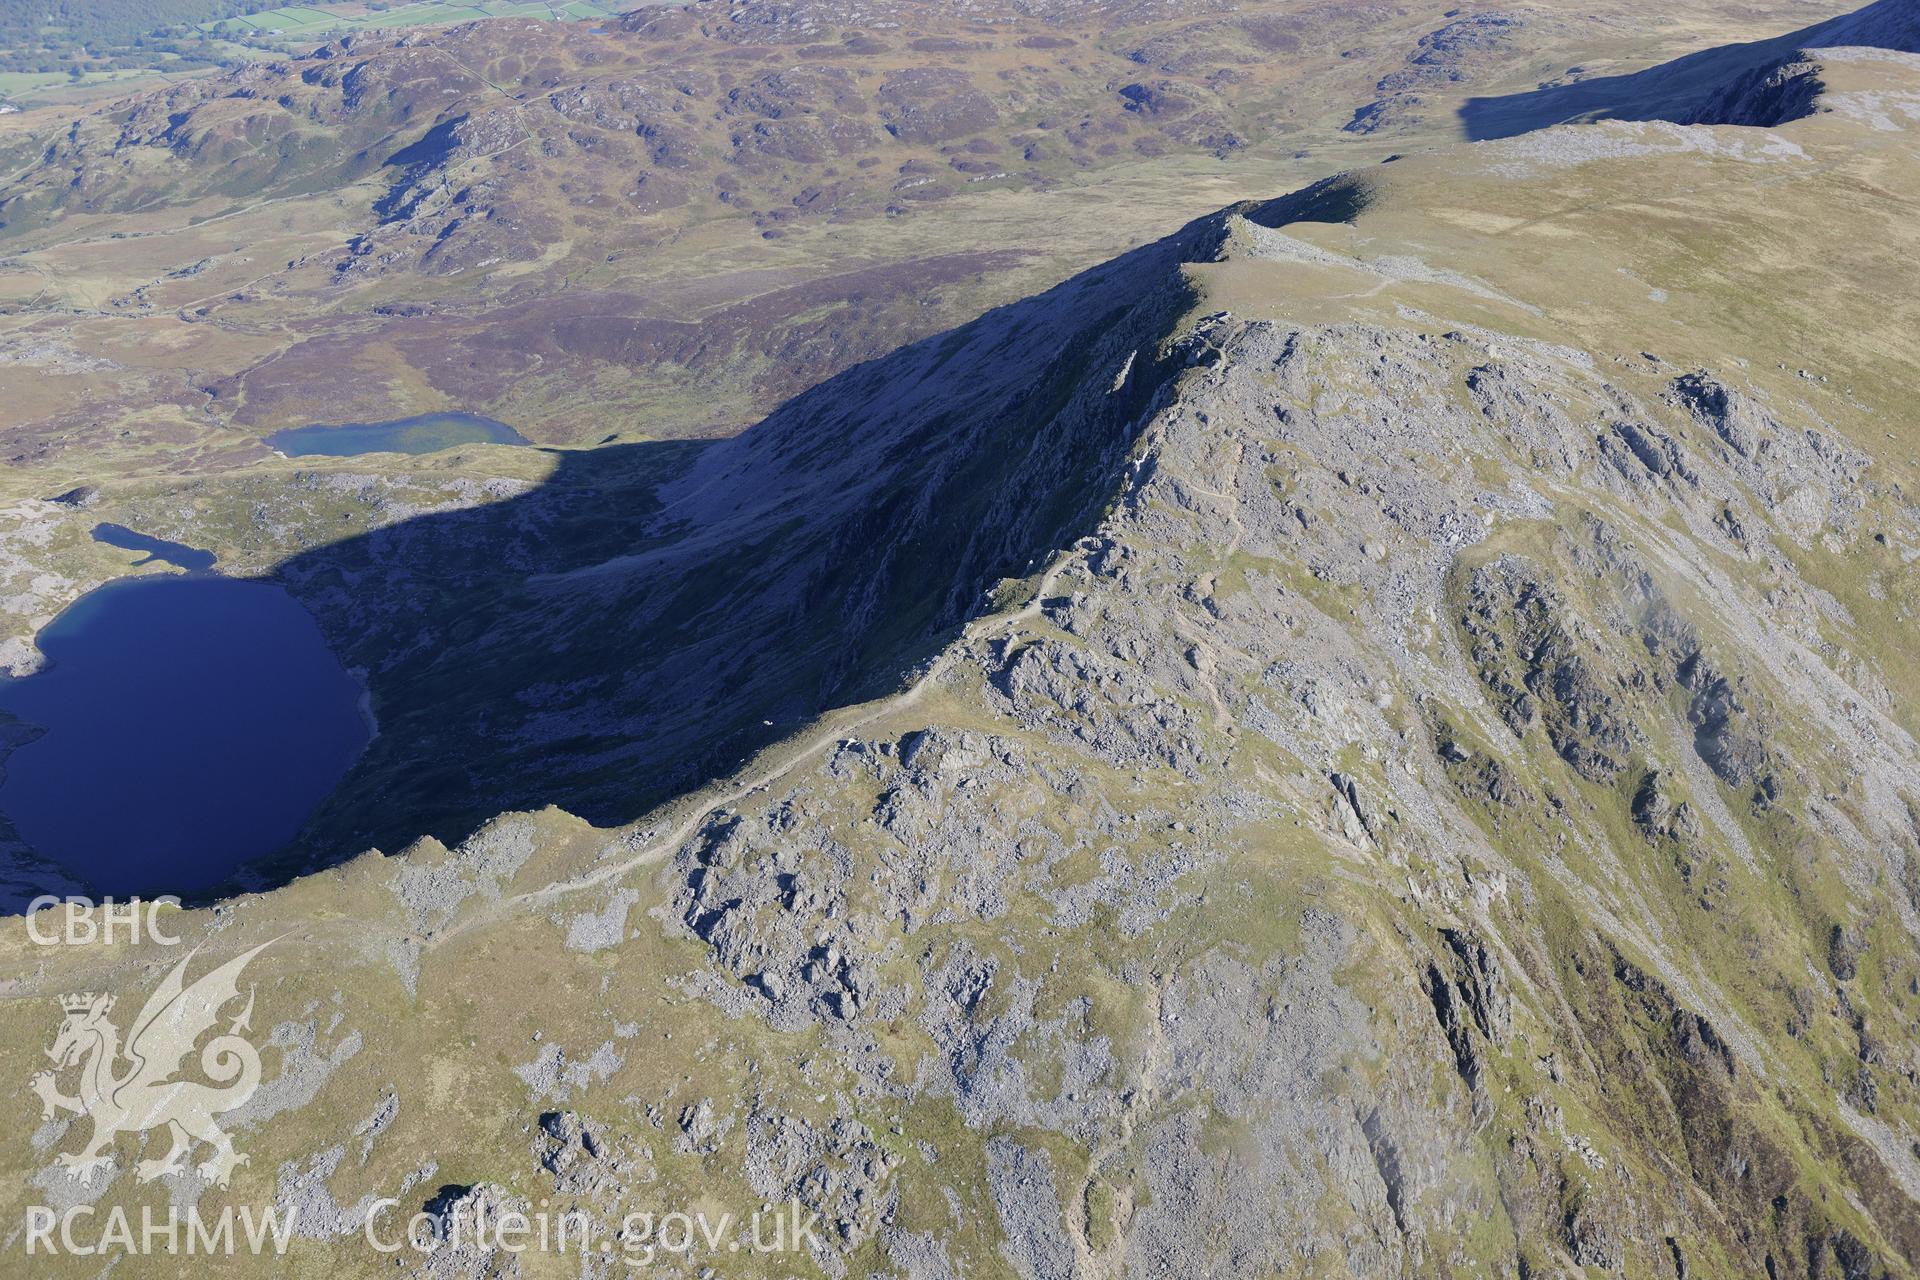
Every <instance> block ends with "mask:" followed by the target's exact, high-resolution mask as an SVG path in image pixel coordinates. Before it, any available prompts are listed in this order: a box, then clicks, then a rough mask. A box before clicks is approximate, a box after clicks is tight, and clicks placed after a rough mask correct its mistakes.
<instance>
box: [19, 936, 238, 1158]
mask: <svg viewBox="0 0 1920 1280" xmlns="http://www.w3.org/2000/svg"><path fill="white" fill-rule="evenodd" d="M271 945H272V944H271V943H262V944H261V945H260V946H257V947H255V948H254V949H253V950H251V951H248V952H246V953H244V954H242V955H240V956H238V957H236V958H235V959H232V960H229V961H228V962H227V963H225V964H223V965H221V966H220V967H219V968H217V969H214V970H213V971H211V972H210V973H206V974H203V975H202V976H201V977H200V978H198V979H196V980H195V981H194V983H193V984H192V985H191V986H188V985H187V984H186V981H185V979H186V972H187V965H188V964H189V963H190V962H191V961H192V960H193V956H194V954H195V953H197V952H198V950H199V948H197V947H196V948H195V949H194V952H190V953H188V955H187V957H186V959H184V960H182V961H181V962H180V963H179V964H177V965H175V966H174V967H173V971H172V972H171V973H169V974H167V976H166V978H165V979H163V980H162V981H161V983H160V986H159V988H158V989H157V990H155V991H154V993H153V995H152V996H151V997H150V998H149V999H148V1000H147V1003H146V1004H145V1005H144V1006H143V1007H142V1008H141V1010H140V1012H139V1014H138V1015H137V1016H136V1017H135V1018H134V1020H133V1024H132V1026H131V1028H130V1029H129V1030H128V1033H127V1040H126V1044H125V1046H124V1047H122V1045H121V1042H120V1030H119V1028H118V1027H116V1026H114V1024H113V1023H112V1022H111V1021H109V1020H108V1017H107V1015H108V1014H109V1013H111V1012H112V1011H113V997H112V996H110V995H100V994H96V993H94V992H90V991H89V992H81V993H79V994H77V995H70V996H62V997H61V998H60V1008H61V1009H62V1011H64V1013H65V1014H66V1017H65V1019H64V1020H63V1021H62V1022H61V1023H60V1033H59V1035H58V1036H56V1037H55V1039H54V1042H53V1047H52V1048H51V1049H49V1050H47V1056H48V1057H49V1058H51V1059H52V1060H53V1063H54V1070H52V1071H42V1072H40V1073H38V1074H37V1075H35V1076H34V1077H33V1081H32V1085H33V1091H34V1092H35V1093H37V1094H39V1095H40V1100H41V1102H42V1104H43V1106H44V1111H43V1114H44V1116H45V1117H46V1118H47V1119H49V1120H50V1119H52V1118H53V1117H54V1116H55V1115H56V1114H58V1113H60V1112H63V1111H66V1112H71V1113H73V1114H75V1115H83V1116H86V1117H88V1118H89V1119H91V1120H92V1121H93V1138H92V1140H91V1141H89V1142H88V1143H87V1145H86V1146H85V1147H84V1148H83V1149H82V1150H80V1151H79V1152H77V1153H73V1152H66V1153H62V1154H61V1155H60V1156H59V1158H58V1159H59V1163H60V1164H61V1165H63V1166H65V1167H66V1168H67V1169H69V1170H71V1171H72V1173H73V1174H74V1176H76V1177H80V1178H85V1177H88V1176H89V1175H90V1174H91V1173H92V1172H93V1171H94V1169H96V1168H98V1167H100V1166H101V1165H105V1164H110V1163H111V1162H112V1160H113V1157H112V1155H111V1154H110V1150H111V1148H112V1146H113V1141H114V1139H115V1138H117V1137H118V1136H119V1135H121V1134H123V1133H142V1132H145V1131H146V1130H149V1129H159V1128H161V1127H163V1126H164V1127H165V1128H167V1129H168V1130H170V1131H171V1136H172V1139H173V1146H172V1149H171V1150H169V1151H168V1152H167V1154H166V1156H165V1157H163V1158H161V1159H158V1160H142V1161H140V1162H139V1164H138V1165H136V1166H135V1167H134V1174H135V1176H136V1177H137V1178H138V1179H139V1180H140V1181H141V1182H151V1181H152V1180H153V1179H155V1178H158V1177H161V1176H162V1175H164V1174H169V1173H184V1172H185V1171H186V1162H187V1156H188V1155H189V1154H190V1153H191V1152H192V1150H193V1148H194V1146H195V1145H196V1144H197V1143H202V1142H204V1143H207V1144H209V1145H210V1146H212V1148H213V1152H212V1154H211V1155H209V1156H208V1157H207V1158H206V1159H205V1160H203V1161H202V1162H201V1163H200V1164H199V1165H198V1166H196V1167H197V1168H198V1169H199V1171H200V1173H201V1174H202V1175H203V1176H205V1177H207V1178H208V1179H210V1180H211V1181H213V1182H214V1183H215V1184H217V1185H219V1186H223V1187H224V1186H226V1185H227V1181H228V1179H230V1178H231V1177H232V1176H233V1171H234V1170H235V1169H236V1168H238V1167H239V1166H240V1165H243V1164H245V1163H246V1162H247V1157H246V1156H244V1155H242V1154H241V1153H239V1152H238V1151H235V1150H234V1149H233V1139H232V1138H230V1137H228V1136H227V1134H226V1132H225V1131H224V1130H222V1129H221V1128H220V1126H219V1125H217V1124H215V1123H214V1119H213V1118H214V1117H215V1116H217V1115H219V1114H221V1113H222V1112H226V1111H231V1110H233V1109H234V1108H235V1107H237V1106H239V1105H241V1104H242V1103H244V1102H245V1101H246V1100H247V1099H248V1098H250V1097H252V1096H253V1091H254V1090H255V1089H258V1088H259V1087H260V1054H259V1052H258V1051H257V1050H255V1049H254V1047H253V1046H252V1045H251V1044H249V1043H248V1042H247V1041H246V1039H245V1038H244V1037H242V1036H241V1034H240V1033H241V1032H242V1031H249V1030H251V1029H252V1027H251V1025H250V1021H251V1019H252V1017H253V994H252V992H251V990H249V992H248V994H247V1003H246V1007H245V1008H243V1009H242V1010H241V1011H240V1012H239V1014H238V1015H236V1016H235V1017H234V1019H233V1021H232V1023H231V1024H229V1026H228V1027H227V1030H226V1031H225V1032H224V1033H222V1034H219V1035H216V1036H214V1038H213V1039H211V1040H209V1041H207V1044H206V1047H205V1048H203V1049H201V1050H200V1069H201V1071H202V1072H203V1073H205V1075H206V1077H207V1079H208V1080H211V1081H212V1082H213V1083H211V1084H205V1083H202V1082H200V1081H198V1080H176V1079H174V1078H173V1077H174V1076H175V1075H176V1073H178V1072H179V1071H180V1069H181V1067H182V1066H183V1065H184V1064H185V1062H186V1059H187V1055H188V1054H190V1053H192V1052H193V1047H194V1045H195V1043H196V1042H197V1041H198V1040H199V1039H200V1037H201V1036H202V1035H203V1034H205V1033H206V1032H207V1031H208V1030H210V1029H212V1028H213V1027H214V1025H215V1023H217V1022H218V1021H219V1018H220V1010H221V1009H222V1008H224V1007H225V1006H226V1005H228V1004H229V1003H231V1002H232V1001H234V1000H237V999H239V997H240V972H241V970H243V969H245V968H246V967H247V963H248V962H249V961H250V960H252V959H253V958H254V957H255V956H257V955H259V954H260V952H262V951H263V950H265V949H266V948H267V947H268V946H271ZM123 1063H124V1064H125V1065H124V1066H123V1065H122V1064H123ZM74 1066H78V1067H79V1068H80V1085H79V1093H78V1094H77V1095H76V1096H74V1097H68V1096H67V1095H65V1094H63V1093H61V1092H60V1089H59V1082H58V1076H59V1074H60V1073H63V1072H65V1071H66V1070H67V1069H68V1068H70V1067H74Z"/></svg>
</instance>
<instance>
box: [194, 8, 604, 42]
mask: <svg viewBox="0 0 1920 1280" xmlns="http://www.w3.org/2000/svg"><path fill="white" fill-rule="evenodd" d="M631 7H632V5H631V4H626V3H620V2H619V0H567V3H564V4H560V3H554V4H548V3H531V2H528V0H480V2H479V3H476V4H449V3H443V2H442V0H420V2H419V3H416V4H401V5H395V6H393V7H391V8H387V9H374V8H371V7H369V6H367V5H364V4H335V5H289V6H287V7H286V8H283V9H268V10H264V11H263V12H260V13H252V14H247V15H245V16H243V17H234V18H224V19H222V20H220V21H218V22H208V23H202V24H201V26H200V28H199V29H200V30H201V31H204V32H206V33H207V34H209V35H215V36H220V37H224V38H226V39H229V40H243V41H253V42H257V41H262V40H265V41H294V42H305V41H310V40H318V39H325V38H329V37H332V36H335V35H339V34H342V33H344V32H348V31H362V30H368V29H371V28H375V27H420V26H447V25H450V24H452V23H456V22H473V21H476V20H478V19H480V18H544V19H548V20H551V21H555V22H578V21H581V20H583V19H592V18H606V17H611V16H614V15H616V14H619V13H622V12H625V11H626V10H627V9H629V8H631Z"/></svg>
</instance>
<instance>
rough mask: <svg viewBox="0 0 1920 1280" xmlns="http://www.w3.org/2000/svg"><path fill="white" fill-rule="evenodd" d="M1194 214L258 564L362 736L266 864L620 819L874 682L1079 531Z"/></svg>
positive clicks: (1179, 293) (1209, 246)
mask: <svg viewBox="0 0 1920 1280" xmlns="http://www.w3.org/2000/svg"><path fill="white" fill-rule="evenodd" d="M1223 223H1224V219H1223V218H1222V216H1220V215H1215V216H1213V217H1210V218H1207V219H1203V220H1201V221H1199V222H1196V223H1193V224H1191V225H1190V226H1188V227H1186V228H1184V229H1182V230H1181V231H1180V232H1178V233H1176V234H1175V235H1173V236H1171V237H1168V238H1167V239H1165V240H1163V241H1160V242H1158V243H1156V244H1153V245H1150V246H1147V247H1145V248H1143V249H1139V250H1136V251H1134V252H1133V253H1130V254H1128V255H1125V256H1124V257H1121V258H1119V259H1116V260H1115V261H1113V262H1110V263H1107V264H1105V265H1104V266H1101V267H1099V268H1096V269H1094V270H1091V271H1088V272H1085V273H1083V274H1081V275H1080V276H1077V277H1075V278H1073V279H1071V280H1069V281H1067V282H1066V283H1063V284H1061V285H1059V286H1058V287H1056V288H1054V289H1052V290H1050V291H1048V292H1047V293H1044V294H1042V295H1039V296H1037V297H1035V298H1032V299H1028V300H1026V301H1023V302H1020V303H1016V304H1014V305H1011V306H1007V307H1003V308H1000V309H998V310H995V311H992V312H989V313H987V314H986V315H984V316H982V317H981V318H980V319H978V320H976V321H974V322H973V323H971V324H968V325H966V326H964V327H962V328H960V329H957V330H954V331H952V332H949V333H946V334H942V335H939V336H936V337H933V338H929V339H927V340H925V341H922V342H919V343H915V344H913V345H911V346H908V347H905V348H903V349H901V350H899V351H897V352H895V353H894V354H892V355H890V356H887V357H885V358H883V359H879V360H875V361H871V362H868V363H866V364H863V365H860V366H856V367H855V368H853V369H850V370H848V371H846V372H845V373H842V374H840V375H838V376H836V377H834V378H831V379H829V380H828V381H826V382H824V383H822V384H820V385H819V386H817V387H815V388H814V389H813V390H811V391H809V392H807V393H805V394H803V395H801V396H799V397H797V398H795V399H794V400H792V401H791V402H789V403H788V404H786V405H785V406H783V407H782V408H781V409H779V410H778V411H777V412H775V413H774V414H773V415H771V416H770V417H769V418H767V419H766V420H765V421H763V422H761V423H760V424H759V425H757V426H755V427H753V428H751V429H750V430H748V431H747V432H745V433H743V434H742V435H740V436H738V437H735V438H733V439H730V440H725V441H720V442H713V443H688V442H673V443H657V444H641V445H629V446H621V447H617V448H606V449H600V450H593V451H584V452H562V453H559V454H558V459H557V461H558V466H557V469H556V470H555V471H554V472H553V474H552V475H551V477H550V478H549V479H548V480H547V481H546V482H545V483H543V484H542V485H540V486H539V487H538V488H537V489H535V490H533V491H531V492H529V493H526V494H523V495H520V496H515V497H511V498H508V499H505V500H501V501H497V502H493V503H490V504H487V505H482V506H478V507H474V508H470V509H467V510H462V511H456V512H448V513H441V514H429V515H423V516H419V517H416V518H413V519H410V520H406V521H403V522H401V523H399V524H396V525H393V526H390V527H388V528H385V529H381V530H378V531H375V532H371V533H368V534H366V535H363V536H359V537H355V538H351V539H348V540H346V541H344V542H341V543H338V544H335V545H331V546H328V547H325V548H322V549H319V550H316V551H313V552H311V553H307V554H305V555H302V556H299V557H297V558H295V559H293V560H291V561H289V562H288V563H287V564H286V565H284V566H283V567H282V569H281V571H280V572H279V573H278V575H277V577H278V578H279V579H280V580H281V581H282V582H284V583H285V585H287V586H288V588H289V589H290V590H292V591H293V592H294V593H295V594H296V595H297V596H299V597H300V598H301V599H302V600H303V601H304V602H305V603H307V604H308V606H309V607H310V608H312V609H313V611H314V612H315V614H316V615H317V616H318V617H319V618H320V619H321V622H322V626H323V627H324V628H325V629H326V631H327V632H328V634H329V636H330V638H331V639H332V640H333V641H334V643H335V645H336V648H337V649H338V651H339V653H340V655H341V657H342V659H343V661H345V662H346V663H347V664H348V665H349V666H350V667H354V668H359V669H362V670H364V671H365V672H366V673H367V680H368V683H369V685H370V687H371V690H372V694H373V700H374V706H375V709H376V711H377V714H378V717H379V726H380V732H379V736H378V737H377V738H376V740H375V741H374V742H373V744H372V745H371V746H370V747H369V749H368V751H367V754H366V755H365V757H364V758H363V759H362V760H361V761H360V762H359V764H358V765H357V766H356V767H355V768H354V770H353V771H352V772H351V773H350V774H349V776H348V777H347V779H346V780H345V781H344V782H343V783H342V785H341V787H340V788H339V790H338V791H337V792H336V793H335V794H334V795H333V796H332V797H331V798H330V799H329V800H328V801H327V802H326V803H325V804H324V805H323V806H322V808H321V810H320V811H319V812H318V813H317V814H316V815H315V816H314V818H313V819H312V821H311V822H310V823H309V825H308V828H307V830H306V832H305V833H304V834H303V836H302V837H301V838H300V839H299V840H298V841H297V843H296V846H295V848H293V849H292V850H291V851H290V852H289V853H288V855H287V856H285V857H282V858H281V859H279V860H277V861H276V862H275V864H274V866H273V872H272V875H271V876H270V880H271V881H272V882H275V883H277V882H279V881H280V880H283V879H284V878H285V877H286V876H287V875H289V874H292V873H293V872H295V871H298V870H303V869H310V868H313V867H317V866H321V865H326V864H329V863H331V862H334V861H337V860H339V859H341V858H343V857H346V856H349V855H352V854H354V853H356V852H358V851H359V850H361V849H364V848H366V847H369V846H377V847H380V848H383V849H386V850H388V851H389V852H392V851H396V850H398V849H400V848H402V847H404V846H405V845H406V844H407V843H408V842H410V841H411V840H412V839H414V838H416V837H418V836H420V835H423V834H432V835H435V836H438V837H440V838H441V839H443V840H448V841H453V840H457V839H459V838H461V837H463V836H464V835H465V834H466V833H467V832H469V831H471V830H472V829H473V828H474V827H475V826H476V825H477V824H478V823H480V822H482V821H484V820H486V819H487V818H489V817H492V816H493V815H495V814H498V813H500V812H503V811H507V810H514V809H526V808H535V807H539V806H542V805H546V804H557V805H560V806H562V807H564V808H567V809H569V810H571V811H573V812H575V813H578V814H580V815H581V816H583V817H586V818H588V819H590V820H592V821H594V822H596V823H598V824H602V825H607V824H615V823H619V822H623V821H627V820H631V819H633V818H635V817H637V816H639V815H640V814H642V813H644V812H646V811H647V810H648V809H649V808H651V807H653V806H654V805H656V804H658V803H659V802H661V801H663V800H665V799H668V798H670V797H671V796H673V795H674V794H677V793H679V792H681V791H683V790H685V789H687V788H689V787H692V786H697V785H699V784H701V783H703V782H705V781H707V780H708V779H710V778H712V777H715V776H718V775H721V774H724V773H725V772H727V771H729V770H730V769H731V768H732V767H734V766H736V765H738V764H739V763H740V762H742V761H743V760H744V759H746V758H747V757H748V756H750V755H751V754H752V753H754V752H755V751H757V750H759V749H761V748H762V747H764V746H766V745H768V744H769V743H771V742H773V741H775V740H777V739H778V738H781V737H784V736H786V735H788V734H790V733H792V732H793V731H794V730H795V729H796V728H798V727H799V726H801V725H802V724H804V723H805V722H807V721H809V720H811V719H813V718H814V717H816V716H818V715H819V714H820V713H822V712H823V711H825V710H828V709H830V708H832V707H835V706H841V705H846V704H848V703H850V702H857V701H861V700H864V699H867V698H870V697H873V696H877V695H879V694H881V693H884V692H886V691H888V690H889V689H891V688H894V687H897V685H898V684H899V683H900V681H901V679H902V677H903V675H904V673H906V672H907V671H909V670H910V669H912V668H913V667H914V666H916V665H917V664H919V663H921V662H923V661H925V660H926V659H928V658H929V657H930V656H931V655H932V654H933V653H934V652H936V651H937V649H938V648H939V646H940V645H941V644H943V643H944V642H945V641H946V640H948V639H949V638H951V637H952V635H953V634H954V632H955V630H956V628H957V627H958V626H959V625H961V624H962V623H963V622H964V621H965V620H966V619H967V618H968V617H969V616H971V615H972V614H974V613H975V612H977V611H978V609H979V608H980V606H981V605H982V603H983V594H984V592H985V591H986V590H987V589H989V588H990V587H991V586H992V584H993V583H994V582H996V581H997V580H999V579H1001V578H1004V577H1017V576H1024V575H1026V574H1028V573H1030V572H1032V571H1033V570H1034V568H1035V566H1036V564H1037V562H1038V561H1040V560H1041V559H1042V558H1043V557H1044V556H1046V555H1047V554H1048V553H1049V552H1050V551H1051V550H1052V549H1054V548H1056V547H1059V546H1061V545H1064V544H1066V543H1068V542H1071V541H1072V540H1073V538H1075V537H1076V536H1078V535H1079V534H1081V533H1083V532H1084V531H1086V530H1087V529H1088V528H1089V527H1091V522H1092V520H1093V519H1094V518H1095V517H1097V515H1098V513H1099V511H1100V509H1101V507H1102V506H1103V504H1104V503H1105V502H1106V501H1107V500H1109V499H1110V497H1111V496H1112V495H1113V493H1114V492H1115V491H1116V489H1117V487H1118V485H1119V483H1120V478H1121V469H1122V465H1123V463H1124V460H1125V458H1126V455H1127V453H1128V451H1129V450H1130V448H1131V446H1132V445H1133V443H1134V441H1135V439H1136V437H1137V433H1138V428H1139V426H1140V425H1141V423H1142V421H1143V419H1144V418H1145V416H1146V415H1147V414H1148V412H1149V411H1150V409H1151V408H1152V406H1153V404H1154V403H1155V401H1156V399H1157V398H1158V396H1159V394H1160V391H1161V388H1162V387H1163V386H1164V385H1165V383H1166V382H1167V380H1168V379H1169V378H1170V377H1171V376H1172V375H1173V374H1174V373H1176V372H1177V371H1178V368H1179V367H1180V364H1181V362H1180V359H1179V358H1178V356H1177V355H1175V354H1174V353H1171V352H1169V351H1168V350H1167V349H1166V347H1165V339H1166V337H1167V335H1168V332H1169V326H1170V324H1171V322H1172V321H1173V319H1174V318H1175V317H1177V316H1178V315H1179V314H1180V313H1181V312H1182V311H1183V310H1184V308H1185V307H1186V306H1187V305H1188V303H1189V300H1190V294H1189V292H1188V289H1187V286H1186V283H1185V280H1184V277H1183V276H1182V274H1181V272H1180V271H1179V264H1180V263H1181V262H1183V261H1187V260H1191V259H1194V258H1205V257H1209V256H1211V255H1212V254H1213V253H1214V252H1215V251H1216V247H1217V244H1218V241H1219V238H1220V235H1221V229H1222V226H1223Z"/></svg>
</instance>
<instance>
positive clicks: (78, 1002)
mask: <svg viewBox="0 0 1920 1280" xmlns="http://www.w3.org/2000/svg"><path fill="white" fill-rule="evenodd" d="M95 1001H99V1002H100V1012H102V1013H105V1012H107V1010H109V1009H111V1008H113V997H112V996H100V995H98V994H96V993H94V992H92V991H76V992H74V993H73V994H72V995H70V996H61V997H60V1007H61V1008H62V1009H64V1010H65V1011H66V1012H68V1013H85V1012H87V1010H89V1009H91V1008H93V1006H94V1002H95Z"/></svg>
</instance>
